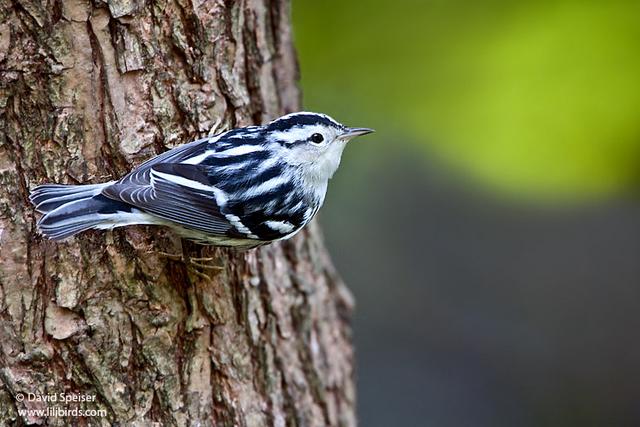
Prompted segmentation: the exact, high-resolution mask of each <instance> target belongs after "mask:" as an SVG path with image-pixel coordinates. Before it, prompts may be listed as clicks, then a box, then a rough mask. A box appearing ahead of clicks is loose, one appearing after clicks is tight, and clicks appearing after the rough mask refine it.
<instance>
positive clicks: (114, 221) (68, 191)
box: [29, 182, 132, 240]
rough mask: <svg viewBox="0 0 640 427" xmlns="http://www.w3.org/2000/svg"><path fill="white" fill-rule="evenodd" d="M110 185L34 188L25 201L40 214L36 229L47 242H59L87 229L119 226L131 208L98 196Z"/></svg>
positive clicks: (47, 185) (48, 185) (50, 185)
mask: <svg viewBox="0 0 640 427" xmlns="http://www.w3.org/2000/svg"><path fill="white" fill-rule="evenodd" d="M110 184H111V183H110V182H108V183H104V184H94V185H58V184H45V185H40V186H38V187H36V188H34V189H33V191H32V192H31V194H30V196H29V199H30V200H31V203H33V205H34V206H35V208H36V210H37V211H39V212H41V213H43V214H44V216H43V217H42V218H40V220H39V221H38V229H39V230H40V232H41V233H42V234H44V235H45V236H47V237H48V238H50V239H53V240H63V239H66V238H67V237H71V236H73V235H75V234H77V233H80V232H82V231H85V230H88V229H90V228H99V229H105V228H113V227H116V226H118V225H120V224H119V222H120V220H119V219H120V218H122V214H125V215H126V214H127V213H131V212H132V207H131V206H130V205H127V204H126V203H122V202H119V201H116V200H112V199H109V198H107V197H105V196H103V195H102V194H101V192H102V189H103V188H104V187H106V186H108V185H110ZM123 225H124V224H123Z"/></svg>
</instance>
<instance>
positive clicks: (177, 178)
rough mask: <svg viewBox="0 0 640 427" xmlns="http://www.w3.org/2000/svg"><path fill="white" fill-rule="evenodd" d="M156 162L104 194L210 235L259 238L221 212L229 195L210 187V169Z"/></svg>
mask: <svg viewBox="0 0 640 427" xmlns="http://www.w3.org/2000/svg"><path fill="white" fill-rule="evenodd" d="M187 145H190V144H187ZM174 158H175V157H166V158H165V159H170V160H173V159H174ZM153 160H154V162H152V163H148V164H146V166H145V168H144V169H143V170H140V171H138V170H137V169H136V170H134V171H132V173H131V174H129V175H127V176H125V177H124V178H123V179H122V180H120V181H118V182H116V183H114V184H112V185H110V186H109V187H106V188H105V189H104V190H103V192H102V194H104V195H105V196H107V197H109V198H112V199H115V200H120V201H123V202H126V203H129V204H130V205H133V206H135V207H137V208H140V209H142V210H144V211H146V212H149V213H152V214H154V215H156V216H158V217H160V218H163V219H167V220H169V221H172V222H175V223H176V224H178V225H182V226H184V227H187V228H190V229H195V230H198V231H202V232H204V233H207V234H213V235H221V236H231V237H240V238H255V237H253V235H251V233H250V232H246V233H244V232H243V231H248V230H243V229H242V228H243V227H242V224H239V225H238V224H236V223H235V222H238V223H239V220H238V219H237V217H235V216H233V215H229V214H224V213H223V212H221V209H222V208H224V205H225V204H226V197H227V195H226V193H224V192H223V191H221V190H220V189H218V188H216V187H214V186H212V185H211V184H210V182H209V179H208V177H207V167H206V166H201V165H190V164H181V163H159V162H157V161H155V160H156V159H153ZM131 175H134V176H131Z"/></svg>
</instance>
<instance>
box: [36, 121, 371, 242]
mask: <svg viewBox="0 0 640 427" xmlns="http://www.w3.org/2000/svg"><path fill="white" fill-rule="evenodd" d="M371 132H373V129H370V128H354V127H347V126H345V125H343V124H340V123H339V122H337V121H336V120H334V119H333V118H331V117H330V116H328V115H326V114H321V113H313V112H306V111H302V112H296V113H291V114H287V115H285V116H282V117H280V118H277V119H275V120H273V121H271V122H269V123H267V124H265V125H262V126H248V127H241V128H236V129H232V130H229V131H226V132H222V133H219V134H217V135H213V136H211V137H206V138H203V139H199V140H196V141H193V142H190V143H187V144H184V145H180V146H178V147H175V148H173V149H171V150H168V151H166V152H164V153H162V154H160V155H158V156H156V157H154V158H151V159H149V160H147V161H146V162H144V163H142V164H141V165H139V166H137V167H136V168H134V169H133V170H132V171H131V172H129V173H128V174H126V175H125V176H123V177H122V178H120V179H118V180H114V181H109V182H104V183H100V184H85V185H61V184H43V185H39V186H37V187H35V188H34V189H33V190H32V191H31V193H30V196H29V199H30V201H31V203H32V204H33V205H34V207H35V210H36V211H38V212H40V213H42V214H43V216H42V217H41V218H40V219H39V220H38V222H37V228H38V230H39V231H40V233H41V234H42V235H44V236H45V237H47V238H49V239H51V240H54V241H62V240H65V239H68V238H70V237H72V236H75V235H77V234H78V233H81V232H83V231H85V230H89V229H97V230H110V229H113V228H116V227H124V226H129V225H136V224H145V225H160V226H166V227H169V228H171V229H172V230H174V231H175V232H176V233H177V234H178V235H179V236H180V237H183V238H185V239H187V240H191V241H193V242H196V243H198V244H202V245H214V246H223V247H234V248H241V249H250V248H255V247H258V246H262V245H265V244H268V243H271V242H274V241H277V240H283V239H288V238H291V237H292V236H294V235H295V234H296V233H297V232H299V231H300V230H301V229H303V228H304V227H305V226H306V225H307V224H308V223H309V222H310V221H311V220H312V219H313V218H314V216H315V215H316V213H317V212H318V210H319V209H320V207H321V206H322V204H323V202H324V199H325V195H326V192H327V186H328V182H329V180H330V179H331V177H332V176H333V175H334V173H335V172H336V170H337V169H338V166H339V165H340V159H341V156H342V153H343V150H344V148H345V146H346V144H347V142H348V141H350V140H351V139H352V138H354V137H357V136H360V135H366V134H369V133H371Z"/></svg>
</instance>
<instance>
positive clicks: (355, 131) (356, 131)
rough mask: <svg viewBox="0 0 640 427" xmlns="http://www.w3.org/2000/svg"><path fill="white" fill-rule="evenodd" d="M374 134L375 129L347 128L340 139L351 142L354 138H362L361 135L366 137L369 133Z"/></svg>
mask: <svg viewBox="0 0 640 427" xmlns="http://www.w3.org/2000/svg"><path fill="white" fill-rule="evenodd" d="M371 132H374V130H373V129H369V128H347V130H346V131H345V132H343V133H342V134H341V135H340V136H339V138H340V139H346V140H350V139H351V138H354V137H356V136H360V135H366V134H368V133H371Z"/></svg>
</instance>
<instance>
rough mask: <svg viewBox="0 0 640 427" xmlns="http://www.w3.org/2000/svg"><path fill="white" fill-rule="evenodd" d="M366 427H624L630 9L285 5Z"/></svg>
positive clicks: (638, 285) (630, 237)
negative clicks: (353, 304) (338, 159)
mask: <svg viewBox="0 0 640 427" xmlns="http://www.w3.org/2000/svg"><path fill="white" fill-rule="evenodd" d="M293 18H294V32H295V41H296V46H297V49H298V53H299V58H300V66H301V75H302V88H303V92H304V105H305V108H306V109H309V110H315V111H322V112H326V113H328V114H330V115H332V116H334V117H335V118H337V119H338V120H339V121H342V122H345V123H347V124H350V125H353V126H367V127H373V128H375V129H376V130H377V133H376V134H374V135H372V136H367V137H366V138H361V139H359V140H355V141H354V142H353V143H352V144H351V145H350V146H349V147H348V148H347V150H346V152H345V155H344V157H343V166H342V167H341V169H340V171H339V172H338V174H337V175H336V177H335V178H334V180H333V181H332V183H331V185H330V190H329V195H328V198H327V201H326V205H325V208H324V209H323V212H322V217H321V221H322V223H323V225H324V228H325V231H326V234H327V241H328V244H329V246H330V248H331V250H332V253H333V255H334V258H335V260H336V264H337V265H338V267H339V269H340V271H341V272H342V274H343V276H344V277H345V278H346V280H347V283H348V284H349V286H350V287H351V288H352V290H353V292H354V293H355V294H356V298H357V302H358V308H357V312H356V317H355V340H356V345H357V352H358V363H359V370H358V385H359V412H360V417H361V424H362V425H364V426H389V425H403V426H413V425H415V426H422V425H437V426H461V425H473V426H485V425H486V426H501V425H505V426H512V425H518V426H528V425H531V426H540V425H553V426H589V425H593V426H602V425H607V426H609V425H615V426H618V425H629V426H632V425H640V404H639V402H640V342H638V339H637V333H636V331H637V330H638V328H639V327H640V313H639V311H640V310H638V307H640V266H639V264H640V262H638V260H639V259H640V202H639V201H638V198H637V195H638V189H639V187H640V2H639V1H607V2H604V1H600V2H597V1H587V0H585V1H544V0H543V1H519V2H512V1H504V0H496V1H485V2H472V1H468V0H462V1H418V0H397V1H394V2H389V1H382V0H371V1H366V2H365V1H344V0H343V1H339V0H328V1H327V0H325V1H322V2H318V1H309V0H306V1H305V0H300V1H294V2H293Z"/></svg>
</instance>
